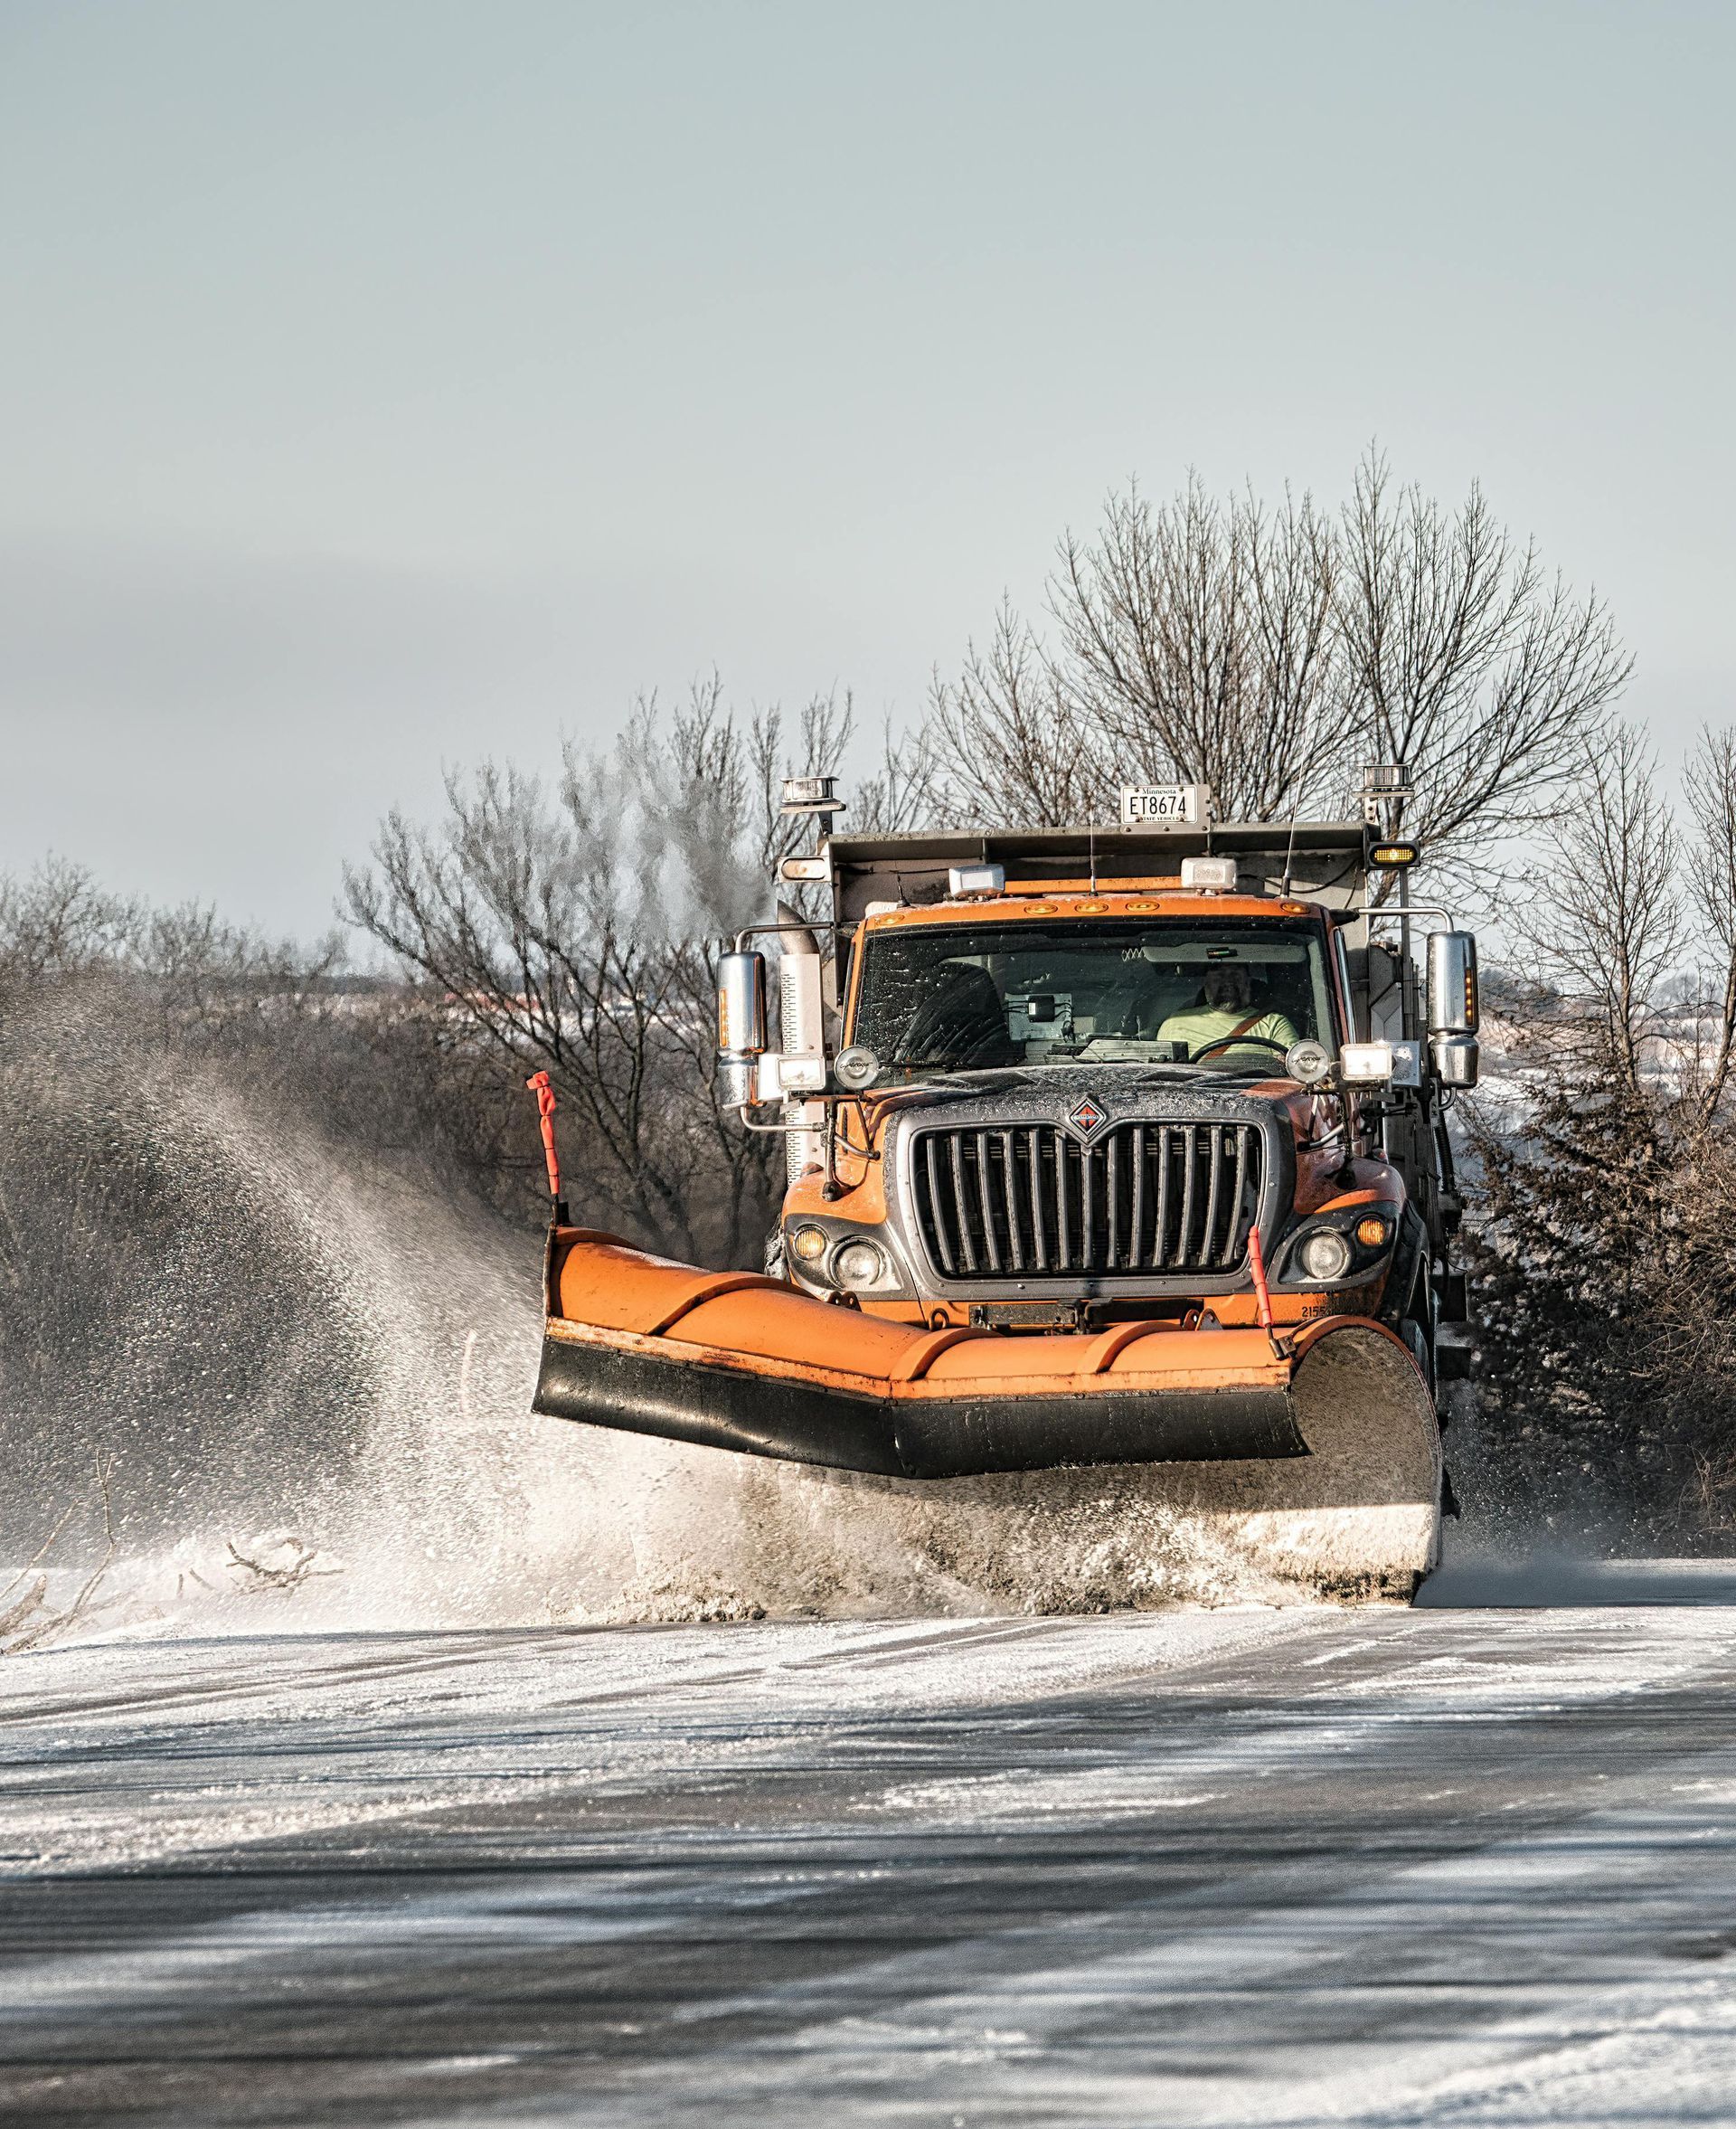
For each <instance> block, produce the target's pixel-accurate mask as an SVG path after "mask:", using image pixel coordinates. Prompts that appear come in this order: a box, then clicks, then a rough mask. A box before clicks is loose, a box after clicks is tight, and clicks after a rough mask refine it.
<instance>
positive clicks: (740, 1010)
mask: <svg viewBox="0 0 1736 2129" xmlns="http://www.w3.org/2000/svg"><path fill="white" fill-rule="evenodd" d="M765 1052H766V957H765V955H764V954H762V953H726V954H721V955H720V956H719V957H718V963H717V1077H718V1084H719V1086H720V1087H721V1088H722V1093H723V1099H724V1101H725V1102H727V1103H729V1104H730V1106H731V1107H732V1108H739V1107H740V1106H741V1104H742V1103H743V1102H751V1101H752V1100H753V1098H754V1085H753V1080H754V1066H755V1064H757V1063H758V1061H759V1060H760V1058H761V1057H762V1056H764V1055H765Z"/></svg>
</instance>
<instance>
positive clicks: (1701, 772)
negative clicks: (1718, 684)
mask: <svg viewBox="0 0 1736 2129" xmlns="http://www.w3.org/2000/svg"><path fill="white" fill-rule="evenodd" d="M1684 790H1685V793H1686V797H1687V802H1688V809H1689V812H1690V814H1691V815H1692V817H1693V819H1694V827H1695V828H1696V830H1697V831H1698V841H1697V843H1696V845H1695V847H1694V851H1693V853H1692V856H1691V858H1690V861H1689V862H1690V868H1691V872H1692V876H1693V880H1694V886H1695V888H1696V890H1697V892H1696V896H1695V900H1696V903H1697V905H1698V911H1699V915H1700V921H1701V928H1702V930H1703V932H1704V934H1705V935H1706V937H1707V939H1708V940H1709V941H1710V942H1711V943H1712V945H1713V946H1714V947H1715V949H1716V950H1717V951H1718V953H1719V955H1720V956H1721V958H1722V964H1723V972H1722V983H1721V985H1720V994H1719V999H1718V1007H1717V1020H1716V1025H1715V1029H1714V1033H1713V1036H1712V1062H1711V1065H1710V1068H1709V1070H1708V1072H1707V1074H1706V1078H1705V1086H1704V1090H1703V1095H1702V1118H1703V1121H1704V1122H1708V1123H1709V1122H1710V1121H1711V1120H1712V1117H1713V1116H1714V1115H1715V1114H1716V1113H1717V1111H1718V1105H1719V1103H1720V1102H1722V1099H1723V1095H1724V1090H1725V1088H1726V1087H1727V1085H1728V1084H1729V1083H1730V1073H1731V1057H1732V1053H1733V1052H1736V729H1733V728H1731V726H1729V725H1726V726H1725V727H1724V728H1723V729H1722V730H1714V729H1713V728H1712V726H1710V725H1707V726H1705V727H1703V730H1702V731H1701V733H1700V738H1699V743H1698V745H1697V746H1696V748H1695V750H1694V755H1693V757H1692V759H1691V760H1690V761H1689V763H1688V768H1687V774H1686V776H1685V778H1684Z"/></svg>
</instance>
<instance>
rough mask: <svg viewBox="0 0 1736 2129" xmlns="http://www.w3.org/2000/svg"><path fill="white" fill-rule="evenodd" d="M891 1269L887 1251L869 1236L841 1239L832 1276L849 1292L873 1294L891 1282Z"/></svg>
mask: <svg viewBox="0 0 1736 2129" xmlns="http://www.w3.org/2000/svg"><path fill="white" fill-rule="evenodd" d="M891 1271H892V1267H891V1265H890V1264H889V1263H887V1262H886V1252H885V1251H884V1250H883V1249H882V1247H881V1246H880V1244H879V1243H877V1242H870V1241H869V1239H868V1238H867V1236H866V1235H857V1237H856V1238H855V1240H854V1241H853V1242H841V1243H840V1244H838V1246H837V1248H836V1250H835V1252H834V1253H833V1257H832V1276H833V1278H834V1279H835V1280H836V1281H837V1282H838V1284H839V1285H840V1286H841V1287H843V1289H844V1292H846V1293H873V1292H874V1290H875V1289H876V1288H877V1287H881V1286H884V1285H886V1284H888V1283H889V1281H890V1274H891Z"/></svg>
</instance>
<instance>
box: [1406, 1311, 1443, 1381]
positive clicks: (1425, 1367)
mask: <svg viewBox="0 0 1736 2129" xmlns="http://www.w3.org/2000/svg"><path fill="white" fill-rule="evenodd" d="M1399 1336H1400V1337H1401V1339H1403V1340H1404V1342H1405V1344H1406V1345H1407V1346H1409V1347H1410V1348H1411V1358H1412V1359H1413V1360H1414V1361H1415V1362H1416V1364H1417V1366H1418V1367H1419V1368H1420V1370H1421V1374H1422V1379H1423V1380H1424V1382H1426V1383H1427V1384H1428V1385H1429V1396H1431V1397H1432V1396H1434V1395H1435V1349H1434V1346H1433V1343H1432V1342H1431V1340H1430V1339H1429V1333H1428V1331H1427V1330H1426V1329H1424V1328H1423V1326H1422V1325H1421V1324H1420V1323H1419V1322H1418V1321H1417V1320H1416V1318H1415V1317H1414V1316H1405V1317H1401V1319H1400V1321H1399Z"/></svg>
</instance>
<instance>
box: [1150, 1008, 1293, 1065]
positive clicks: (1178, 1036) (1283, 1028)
mask: <svg viewBox="0 0 1736 2129" xmlns="http://www.w3.org/2000/svg"><path fill="white" fill-rule="evenodd" d="M1247 1017H1248V1008H1247V1007H1245V1006H1244V1007H1242V1008H1240V1009H1238V1008H1236V1007H1234V1006H1190V1007H1189V1008H1188V1009H1187V1011H1186V1012H1184V1013H1172V1014H1171V1015H1170V1017H1169V1018H1168V1019H1167V1020H1165V1022H1164V1024H1163V1026H1162V1027H1160V1028H1159V1029H1158V1030H1157V1039H1158V1041H1159V1042H1184V1043H1185V1044H1186V1045H1187V1054H1188V1055H1189V1056H1190V1057H1197V1056H1198V1055H1199V1054H1200V1052H1201V1051H1202V1050H1203V1049H1209V1048H1210V1047H1211V1046H1212V1044H1213V1043H1214V1042H1222V1041H1223V1038H1224V1036H1226V1035H1231V1034H1233V1033H1234V1032H1235V1030H1236V1029H1237V1028H1238V1027H1241V1024H1242V1022H1243V1021H1244V1020H1246V1019H1247ZM1242 1036H1243V1039H1245V1041H1246V1042H1247V1043H1248V1044H1250V1045H1252V1044H1253V1043H1254V1042H1255V1040H1256V1038H1258V1039H1259V1041H1260V1043H1276V1044H1277V1045H1278V1049H1279V1050H1280V1051H1281V1050H1288V1048H1289V1046H1290V1045H1291V1044H1292V1043H1293V1042H1294V1041H1295V1040H1296V1030H1295V1028H1294V1027H1291V1026H1290V1024H1289V1022H1288V1020H1287V1019H1286V1018H1285V1017H1284V1016H1283V1014H1282V1013H1267V1014H1264V1015H1263V1016H1262V1017H1260V1019H1258V1020H1256V1021H1255V1022H1254V1024H1253V1026H1252V1027H1247V1028H1243V1029H1242ZM1241 1047H1242V1041H1241V1040H1238V1041H1236V1042H1233V1043H1230V1044H1227V1045H1226V1046H1224V1048H1222V1049H1221V1050H1218V1051H1215V1052H1213V1055H1216V1056H1220V1057H1233V1056H1234V1055H1236V1053H1237V1052H1238V1051H1239V1050H1241ZM1248 1055H1250V1056H1252V1057H1271V1058H1273V1059H1274V1061H1276V1056H1275V1053H1274V1052H1273V1051H1271V1050H1269V1049H1261V1048H1254V1047H1250V1049H1249V1052H1248Z"/></svg>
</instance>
